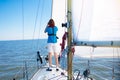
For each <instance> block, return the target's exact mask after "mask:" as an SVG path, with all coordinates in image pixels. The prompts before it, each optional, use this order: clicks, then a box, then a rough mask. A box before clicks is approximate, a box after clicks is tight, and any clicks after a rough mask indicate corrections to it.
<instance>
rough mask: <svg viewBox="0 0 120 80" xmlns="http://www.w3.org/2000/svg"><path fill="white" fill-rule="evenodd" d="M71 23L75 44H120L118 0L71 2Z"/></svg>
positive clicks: (119, 5) (75, 0)
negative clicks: (81, 42) (83, 42)
mask: <svg viewBox="0 0 120 80" xmlns="http://www.w3.org/2000/svg"><path fill="white" fill-rule="evenodd" d="M72 22H73V40H74V42H76V43H77V42H80V41H86V42H89V41H90V42H92V41H93V42H94V41H98V42H105V43H106V42H107V43H108V42H109V41H112V43H110V44H111V45H112V44H113V43H114V42H117V43H116V44H120V0H72ZM105 43H104V44H105ZM105 45H106V44H105ZM119 46H120V45H119Z"/></svg>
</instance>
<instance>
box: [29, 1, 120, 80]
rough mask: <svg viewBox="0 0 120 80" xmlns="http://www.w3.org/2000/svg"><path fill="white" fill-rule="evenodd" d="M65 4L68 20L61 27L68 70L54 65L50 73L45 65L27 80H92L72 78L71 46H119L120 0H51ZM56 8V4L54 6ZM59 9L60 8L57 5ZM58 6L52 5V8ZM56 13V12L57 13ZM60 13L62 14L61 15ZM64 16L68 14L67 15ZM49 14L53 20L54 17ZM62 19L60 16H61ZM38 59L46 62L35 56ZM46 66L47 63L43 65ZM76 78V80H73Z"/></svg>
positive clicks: (77, 76)
mask: <svg viewBox="0 0 120 80" xmlns="http://www.w3.org/2000/svg"><path fill="white" fill-rule="evenodd" d="M57 1H58V2H62V1H63V2H64V1H65V3H67V4H66V5H67V8H66V6H64V8H66V9H65V12H63V14H65V15H64V16H63V17H66V16H67V20H64V21H66V22H65V24H64V26H65V27H66V28H67V48H68V49H67V51H68V52H67V71H66V70H63V69H62V68H59V71H56V68H55V67H54V66H53V68H52V71H46V69H47V64H45V65H43V66H41V67H40V68H39V70H38V71H37V72H36V73H35V74H34V75H33V76H32V77H31V79H30V80H94V78H90V77H89V76H87V78H86V77H85V76H82V75H80V73H79V72H78V74H77V75H73V72H72V66H73V65H72V60H73V53H72V47H73V46H91V47H118V48H120V1H119V0H67V1H66V0H54V1H53V5H54V4H56V3H55V2H57ZM56 6H57V4H56ZM60 6H62V5H60ZM55 8H57V9H58V7H54V6H53V12H54V11H55V10H54V9H55ZM56 12H57V11H56ZM60 13H62V12H60ZM66 13H67V14H66ZM55 16H56V15H55V14H54V13H53V14H52V18H53V19H55V21H56V20H60V19H58V17H57V18H55ZM60 18H61V16H60ZM38 56H39V58H38V60H40V61H41V63H42V59H43V60H45V59H46V57H41V56H40V55H39V54H38ZM46 63H47V62H46ZM73 76H75V77H76V78H74V77H73Z"/></svg>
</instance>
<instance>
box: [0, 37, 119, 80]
mask: <svg viewBox="0 0 120 80" xmlns="http://www.w3.org/2000/svg"><path fill="white" fill-rule="evenodd" d="M46 42H47V40H46V39H40V40H14V41H0V80H13V79H16V80H26V78H27V77H28V79H30V77H32V75H33V74H34V73H35V72H36V71H37V69H38V65H40V64H39V62H37V59H36V58H37V51H38V50H39V51H40V54H41V55H42V56H46V55H47V50H46V45H47V43H46ZM25 65H27V71H25V70H26V67H25ZM88 67H89V69H90V77H93V78H94V79H96V80H120V59H119V58H92V59H90V58H82V57H78V56H76V55H74V57H73V72H75V71H76V70H80V72H81V75H82V74H83V71H84V70H85V69H86V68H88ZM25 73H28V76H25ZM23 78H24V79H23Z"/></svg>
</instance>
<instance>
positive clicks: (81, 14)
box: [75, 0, 84, 40]
mask: <svg viewBox="0 0 120 80" xmlns="http://www.w3.org/2000/svg"><path fill="white" fill-rule="evenodd" d="M81 1H82V7H81V13H80V21H79V25H78V30H77V35H76V38H75V40H77V39H78V34H79V31H80V26H81V23H82V16H83V6H84V0H81Z"/></svg>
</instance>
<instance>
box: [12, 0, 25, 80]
mask: <svg viewBox="0 0 120 80" xmlns="http://www.w3.org/2000/svg"><path fill="white" fill-rule="evenodd" d="M21 5H22V8H21V9H22V10H21V11H22V40H23V41H24V1H23V0H22V2H21ZM22 45H23V46H24V43H22ZM22 54H23V55H24V48H23V52H22ZM22 60H23V61H24V57H22ZM23 65H24V64H23ZM23 68H24V66H22V68H21V69H20V70H19V71H18V72H17V73H16V74H15V75H14V78H13V79H15V78H16V77H17V76H18V73H20V72H21V71H23Z"/></svg>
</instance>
